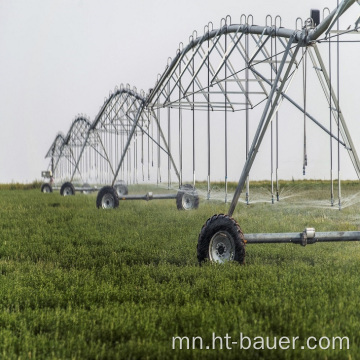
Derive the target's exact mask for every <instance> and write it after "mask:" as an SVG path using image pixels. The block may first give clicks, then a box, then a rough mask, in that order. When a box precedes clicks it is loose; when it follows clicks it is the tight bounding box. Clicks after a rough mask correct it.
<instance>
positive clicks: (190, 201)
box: [182, 194, 195, 210]
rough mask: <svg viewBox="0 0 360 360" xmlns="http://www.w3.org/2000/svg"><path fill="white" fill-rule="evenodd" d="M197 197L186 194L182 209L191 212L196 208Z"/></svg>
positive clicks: (183, 198)
mask: <svg viewBox="0 0 360 360" xmlns="http://www.w3.org/2000/svg"><path fill="white" fill-rule="evenodd" d="M194 202H195V197H194V196H192V195H190V194H184V195H183V197H182V207H183V209H185V210H190V209H192V208H193V207H194Z"/></svg>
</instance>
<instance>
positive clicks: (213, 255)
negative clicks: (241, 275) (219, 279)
mask: <svg viewBox="0 0 360 360" xmlns="http://www.w3.org/2000/svg"><path fill="white" fill-rule="evenodd" d="M234 256H235V242H234V239H233V238H232V237H231V236H230V234H229V233H228V232H227V231H218V232H217V233H216V234H215V235H214V236H213V237H212V238H211V240H210V245H209V259H210V261H214V262H218V263H224V262H226V261H231V260H234Z"/></svg>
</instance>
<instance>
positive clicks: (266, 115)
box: [228, 33, 302, 216]
mask: <svg viewBox="0 0 360 360" xmlns="http://www.w3.org/2000/svg"><path fill="white" fill-rule="evenodd" d="M294 39H295V33H294V34H293V36H292V37H291V38H290V40H289V43H288V45H287V47H286V50H285V53H284V55H283V58H282V60H281V64H280V66H279V70H278V73H277V74H276V78H275V80H274V84H273V85H272V88H271V91H270V94H269V97H268V100H267V102H266V105H265V108H264V111H263V115H262V117H261V119H260V122H259V126H258V128H257V130H256V134H255V136H254V140H253V143H252V145H251V148H250V151H249V156H248V158H247V160H246V162H245V165H244V168H243V171H242V174H241V177H240V179H239V183H238V185H237V187H236V190H235V193H234V197H233V199H232V201H231V204H230V209H229V212H228V215H229V216H232V214H233V213H234V210H235V207H236V205H237V202H238V200H239V197H240V195H241V192H242V189H243V187H244V184H245V181H246V178H247V176H248V174H249V172H250V169H251V167H252V164H253V162H254V160H255V158H256V154H257V152H258V150H259V147H260V145H261V142H262V139H263V137H264V135H265V132H266V129H267V127H268V125H269V122H270V120H271V118H272V116H273V113H274V110H275V108H276V107H277V103H278V100H279V98H280V96H281V93H282V91H283V88H284V86H285V84H286V79H287V78H288V77H289V74H290V71H291V68H292V66H293V64H294V62H295V59H296V55H297V53H298V51H299V49H300V47H301V46H302V42H301V41H300V42H299V43H298V44H297V46H296V49H295V52H294V54H293V55H292V57H291V60H290V62H289V64H288V67H287V69H286V73H285V76H284V77H283V82H282V83H281V86H280V88H279V91H276V90H277V85H278V83H279V81H280V76H281V73H282V72H283V70H284V67H285V63H286V59H287V57H288V55H289V53H290V49H291V46H292V44H293V42H294ZM276 92H277V94H276V96H275V100H273V97H274V94H275V93H276ZM271 103H273V105H272V106H271ZM270 106H271V108H270ZM269 109H270V111H269Z"/></svg>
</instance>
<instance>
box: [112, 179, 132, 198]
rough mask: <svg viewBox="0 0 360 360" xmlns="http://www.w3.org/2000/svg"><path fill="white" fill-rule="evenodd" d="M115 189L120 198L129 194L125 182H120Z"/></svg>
mask: <svg viewBox="0 0 360 360" xmlns="http://www.w3.org/2000/svg"><path fill="white" fill-rule="evenodd" d="M114 189H115V191H116V193H117V194H118V196H119V197H121V196H123V195H127V194H128V193H129V190H128V187H127V186H126V184H125V183H124V182H118V183H116V184H115V185H114Z"/></svg>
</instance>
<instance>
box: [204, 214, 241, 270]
mask: <svg viewBox="0 0 360 360" xmlns="http://www.w3.org/2000/svg"><path fill="white" fill-rule="evenodd" d="M223 234H226V237H227V238H231V241H232V243H233V247H234V248H233V253H232V256H231V257H230V259H225V260H232V261H237V262H239V263H240V264H244V263H245V240H244V235H243V232H242V231H241V229H240V226H239V224H238V223H237V222H236V220H235V219H233V218H232V217H230V216H228V215H224V214H219V215H214V216H212V217H211V218H209V219H208V220H207V221H206V223H205V224H204V226H203V227H202V229H201V231H200V234H199V238H198V244H197V258H198V261H199V264H200V265H201V263H202V262H204V261H206V260H209V261H215V260H212V259H211V256H210V251H211V249H210V246H211V245H210V243H211V241H212V239H216V236H217V237H219V236H221V235H223ZM215 235H216V236H215ZM226 237H224V238H226ZM218 245H220V247H221V243H218ZM224 248H225V249H226V246H223V249H222V250H224ZM218 250H219V252H220V249H218ZM219 257H221V255H219ZM219 262H223V261H219Z"/></svg>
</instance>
